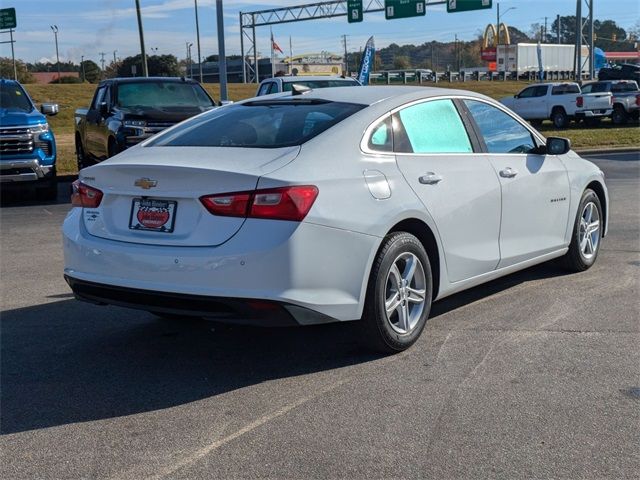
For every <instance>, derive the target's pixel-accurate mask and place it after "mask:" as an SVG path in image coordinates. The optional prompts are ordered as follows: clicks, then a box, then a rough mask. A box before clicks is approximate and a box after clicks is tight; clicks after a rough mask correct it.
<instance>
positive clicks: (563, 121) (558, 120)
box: [551, 107, 569, 128]
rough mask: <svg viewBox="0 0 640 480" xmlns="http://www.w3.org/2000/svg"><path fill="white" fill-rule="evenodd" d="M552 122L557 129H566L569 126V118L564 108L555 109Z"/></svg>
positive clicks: (552, 113)
mask: <svg viewBox="0 0 640 480" xmlns="http://www.w3.org/2000/svg"><path fill="white" fill-rule="evenodd" d="M551 121H552V122H553V126H554V127H556V128H566V127H567V125H569V116H568V115H567V112H565V111H564V108H562V107H555V108H554V109H553V112H551Z"/></svg>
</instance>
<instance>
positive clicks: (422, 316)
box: [362, 232, 433, 353]
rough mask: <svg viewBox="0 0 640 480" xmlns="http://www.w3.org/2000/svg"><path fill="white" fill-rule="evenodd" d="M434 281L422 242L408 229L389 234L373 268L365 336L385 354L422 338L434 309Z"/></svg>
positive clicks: (367, 298)
mask: <svg viewBox="0 0 640 480" xmlns="http://www.w3.org/2000/svg"><path fill="white" fill-rule="evenodd" d="M432 291H433V281H432V275H431V265H430V263H429V257H428V256H427V252H426V251H425V249H424V247H423V245H422V243H420V241H419V240H418V239H417V238H416V237H415V236H413V235H411V234H410V233H407V232H395V233H392V234H389V235H388V236H387V237H386V238H385V239H384V241H383V244H382V246H381V248H380V251H379V252H378V255H377V257H376V260H375V262H374V264H373V268H372V270H371V276H370V278H369V285H368V288H367V296H366V300H365V307H364V313H363V318H362V329H363V339H364V341H365V342H366V344H367V345H368V346H369V347H372V348H373V349H375V350H378V351H382V352H384V353H395V352H400V351H402V350H405V349H407V348H409V347H410V346H411V345H413V344H414V343H415V342H416V340H417V339H418V338H419V337H420V334H421V333H422V330H423V329H424V326H425V324H426V322H427V318H428V317H429V311H430V310H431V295H432Z"/></svg>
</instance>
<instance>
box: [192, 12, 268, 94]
mask: <svg viewBox="0 0 640 480" xmlns="http://www.w3.org/2000/svg"><path fill="white" fill-rule="evenodd" d="M216 15H217V20H218V22H217V28H218V79H219V82H220V101H221V102H223V101H227V55H226V53H225V51H224V18H223V15H222V0H216ZM240 33H242V32H240ZM243 62H244V59H243ZM256 69H257V67H256ZM200 75H202V70H200ZM200 81H201V82H202V79H200Z"/></svg>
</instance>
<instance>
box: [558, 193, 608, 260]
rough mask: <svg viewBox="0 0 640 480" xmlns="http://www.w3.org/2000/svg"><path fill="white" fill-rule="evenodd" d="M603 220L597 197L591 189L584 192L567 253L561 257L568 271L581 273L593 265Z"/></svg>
mask: <svg viewBox="0 0 640 480" xmlns="http://www.w3.org/2000/svg"><path fill="white" fill-rule="evenodd" d="M603 219H604V217H603V215H602V206H601V205H600V199H599V198H598V195H596V193H595V192H594V191H593V190H591V189H587V190H585V191H584V193H583V194H582V199H581V200H580V207H579V208H578V214H577V216H576V221H575V223H574V225H573V234H572V236H571V243H570V244H569V251H568V252H567V253H566V254H565V256H564V257H562V262H563V264H564V266H565V267H566V268H567V269H568V270H571V271H573V272H583V271H585V270H587V269H588V268H590V267H591V266H592V265H593V264H594V263H595V261H596V258H597V257H598V252H599V251H600V240H601V239H602V230H603V228H604V224H603Z"/></svg>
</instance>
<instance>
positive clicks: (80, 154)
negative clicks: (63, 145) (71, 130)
mask: <svg viewBox="0 0 640 480" xmlns="http://www.w3.org/2000/svg"><path fill="white" fill-rule="evenodd" d="M76 163H77V165H78V171H80V170H82V169H83V168H86V167H88V166H90V165H91V164H90V163H89V161H88V159H87V156H86V154H85V153H84V148H83V146H82V140H80V137H78V136H76Z"/></svg>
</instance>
